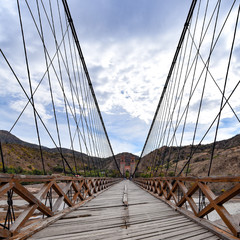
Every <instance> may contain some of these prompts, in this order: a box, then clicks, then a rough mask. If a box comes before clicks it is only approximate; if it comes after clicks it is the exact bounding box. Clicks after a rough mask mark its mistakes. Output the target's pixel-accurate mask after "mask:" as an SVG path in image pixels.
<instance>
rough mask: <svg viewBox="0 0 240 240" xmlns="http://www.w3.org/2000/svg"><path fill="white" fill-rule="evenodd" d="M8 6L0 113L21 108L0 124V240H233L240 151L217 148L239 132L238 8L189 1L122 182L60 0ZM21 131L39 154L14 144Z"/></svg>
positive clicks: (217, 1) (237, 228)
mask: <svg viewBox="0 0 240 240" xmlns="http://www.w3.org/2000/svg"><path fill="white" fill-rule="evenodd" d="M15 8H16V9H15V14H13V15H14V18H15V21H16V22H15V23H16V25H17V26H18V30H17V31H15V32H13V34H16V36H17V40H16V42H17V43H16V49H9V48H7V47H6V46H5V45H4V44H3V45H2V46H0V76H1V79H2V80H3V82H4V85H2V86H3V89H1V91H0V96H1V99H3V101H1V102H2V103H1V106H3V105H6V106H8V105H9V106H10V104H12V107H15V109H16V108H17V110H18V111H17V114H16V113H12V114H11V113H10V115H11V116H10V117H9V119H10V120H9V121H7V123H6V122H4V117H5V115H2V116H1V117H0V119H1V129H4V131H1V138H0V159H1V165H0V170H1V174H0V203H1V207H0V238H1V239H27V238H29V239H63V238H68V239H189V240H190V239H239V237H240V216H239V214H237V213H239V209H240V201H239V194H240V175H239V170H240V166H239V158H238V155H239V153H238V145H236V144H235V145H234V143H231V144H230V145H229V144H226V143H225V142H221V141H219V136H221V134H222V133H223V132H225V131H231V132H232V133H233V134H232V135H234V134H235V135H236V134H237V133H238V130H239V123H240V119H239V91H238V90H239V83H240V80H239V69H240V65H239V61H238V58H239V44H240V27H239V12H240V2H239V0H229V1H221V0H213V1H209V0H205V1H203V0H193V1H192V3H191V5H190V8H189V11H188V14H187V17H186V21H185V24H184V26H183V29H182V33H181V35H180V39H179V42H178V45H177V48H176V51H175V54H174V56H173V60H172V63H171V65H170V69H169V72H168V75H167V78H166V81H165V84H164V87H163V90H162V93H161V95H160V99H159V103H158V105H157V109H156V112H155V114H154V117H153V121H152V123H151V126H150V129H149V132H148V135H147V138H146V141H145V143H144V146H143V149H142V152H141V155H140V157H139V159H137V160H135V161H136V165H135V163H134V164H133V162H134V160H133V159H132V160H131V167H129V168H131V176H129V177H128V176H126V172H124V171H123V169H124V167H125V166H124V167H121V162H120V160H119V159H117V158H116V156H115V155H114V152H113V148H112V145H111V142H110V138H109V137H108V133H107V130H106V127H105V124H104V121H103V117H102V113H101V111H100V108H99V105H98V101H97V97H96V95H95V92H94V89H93V85H92V81H91V78H90V75H89V73H88V68H87V64H86V62H85V59H84V56H83V52H82V49H81V46H80V42H79V39H78V35H77V31H76V28H75V24H74V22H73V19H72V16H71V11H70V10H71V9H70V8H69V6H68V2H67V0H62V1H61V0H54V1H43V0H36V1H27V0H25V1H19V0H17V1H16V6H15ZM1 24H2V23H1ZM9 27H10V26H9ZM33 29H34V31H33ZM10 40H11V39H8V40H7V41H10ZM33 40H34V41H33ZM12 51H15V52H16V54H14V55H12V54H10V52H12ZM15 89H17V93H16V92H15ZM213 95H214V98H213ZM8 96H9V98H8ZM10 96H11V102H8V101H10V100H9V99H10ZM9 112H10V110H9ZM26 116H27V118H26ZM26 119H27V120H26ZM29 119H31V120H32V124H31V126H29V124H28V121H29ZM226 121H228V122H230V124H231V128H230V129H225V127H224V123H225V122H226ZM26 125H28V126H27V127H26ZM29 132H31V133H35V136H36V139H37V144H30V143H27V142H23V141H21V140H20V139H18V138H16V137H14V136H13V134H12V133H21V134H20V135H22V134H28V133H29ZM206 142H207V143H208V145H205V143H206ZM232 142H233V140H232ZM47 143H48V144H49V147H46V145H47ZM222 145H223V147H221V146H222ZM227 148H228V149H230V150H229V151H230V152H231V153H232V154H235V155H234V157H235V158H234V159H235V161H234V159H233V157H231V156H230V155H231V154H229V151H228V152H225V150H226V149H227ZM221 156H223V157H222V159H223V160H222V161H224V163H225V164H226V166H223V164H222V163H220V164H219V161H220V160H219V159H220V157H221ZM236 159H237V160H238V161H236ZM202 163H204V164H202ZM234 164H235V165H234ZM227 165H232V167H233V168H234V173H232V172H230V171H229V167H227ZM219 169H220V170H219ZM200 170H201V175H200V174H199V172H200ZM228 171H229V172H228ZM126 177H128V178H129V179H126ZM229 204H234V210H233V211H232V210H231V209H230V208H229V207H228V206H229Z"/></svg>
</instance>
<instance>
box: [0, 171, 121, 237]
mask: <svg viewBox="0 0 240 240" xmlns="http://www.w3.org/2000/svg"><path fill="white" fill-rule="evenodd" d="M119 181H120V179H118V178H107V177H104V178H101V177H70V176H61V175H59V176H46V175H44V176H41V175H15V174H0V200H1V202H4V201H6V205H5V206H4V207H5V209H6V210H5V212H6V217H5V220H3V219H2V220H0V238H9V237H11V236H14V235H17V234H19V233H20V232H24V231H25V228H24V227H26V225H29V224H31V223H32V224H35V225H36V221H39V222H41V218H40V216H41V215H43V216H47V217H53V216H57V215H59V214H62V213H63V212H64V214H65V213H67V212H69V211H71V210H73V209H74V208H76V207H79V206H80V205H82V204H83V203H84V202H85V201H86V200H90V199H92V198H93V197H94V193H98V192H101V191H103V190H104V189H106V188H108V187H110V186H111V185H113V184H115V183H116V182H119ZM37 183H38V184H39V185H36V184H37ZM30 184H34V187H33V188H34V189H33V188H32V189H31V187H32V186H31V185H30ZM29 185H30V187H29ZM16 197H18V200H21V201H22V200H24V201H26V203H28V205H26V204H25V206H21V208H20V209H22V208H23V211H22V212H17V211H16V209H17V207H18V205H17V204H14V202H15V201H16ZM65 205H66V206H67V207H66V208H65ZM36 210H38V211H39V213H38V212H36ZM36 214H37V216H38V220H36V218H35V219H34V218H32V217H33V216H35V217H36ZM29 228H30V227H29V226H28V230H29Z"/></svg>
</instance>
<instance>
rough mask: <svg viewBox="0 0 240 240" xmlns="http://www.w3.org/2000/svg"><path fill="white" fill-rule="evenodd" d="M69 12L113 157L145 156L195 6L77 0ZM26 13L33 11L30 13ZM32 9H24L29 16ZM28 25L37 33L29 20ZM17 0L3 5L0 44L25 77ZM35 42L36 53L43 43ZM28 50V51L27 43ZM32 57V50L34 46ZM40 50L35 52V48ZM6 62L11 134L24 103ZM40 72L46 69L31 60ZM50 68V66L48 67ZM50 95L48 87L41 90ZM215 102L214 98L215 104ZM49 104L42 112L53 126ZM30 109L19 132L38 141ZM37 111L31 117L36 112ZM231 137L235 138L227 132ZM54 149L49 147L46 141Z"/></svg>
mask: <svg viewBox="0 0 240 240" xmlns="http://www.w3.org/2000/svg"><path fill="white" fill-rule="evenodd" d="M68 2H69V8H70V11H71V14H72V17H73V20H74V24H75V27H76V30H77V34H78V38H79V41H80V44H81V47H82V51H83V55H84V58H85V61H86V64H87V67H88V70H89V73H90V77H91V80H92V83H93V87H94V90H95V93H96V96H97V99H98V102H99V106H100V109H101V111H102V115H103V119H104V121H105V125H106V129H107V132H108V134H109V137H110V141H111V143H112V146H113V150H114V153H119V152H132V153H135V154H140V152H141V150H142V147H143V144H144V141H145V139H146V136H147V133H148V131H149V127H150V124H151V121H152V118H153V115H154V112H155V109H156V107H157V103H158V101H159V97H160V94H161V92H162V88H163V85H164V83H165V80H166V76H167V73H168V71H169V68H170V64H171V61H172V58H173V55H174V52H175V49H176V46H177V43H178V40H179V37H180V34H181V31H182V28H183V25H184V22H185V20H186V16H187V13H188V10H189V7H190V4H191V1H190V0H184V1H179V0H170V1H163V0H162V1H161V0H121V1H118V0H91V1H89V0H71V1H68ZM26 12H27V11H26ZM24 14H25V11H24V10H23V15H24ZM25 24H26V26H27V28H28V29H31V28H32V27H33V26H32V23H30V21H29V22H28V21H27V22H26V21H25ZM17 34H19V20H18V16H17V6H16V1H13V0H10V1H2V2H1V5H0V47H1V49H2V50H3V51H4V52H5V53H6V55H7V57H8V59H10V60H11V61H12V62H14V61H16V62H18V64H16V65H15V66H16V70H17V71H18V73H19V75H21V74H22V72H21V63H20V62H21V60H20V58H19V57H18V56H19V55H20V54H21V53H22V50H19V46H18V44H17V43H16V42H17V41H20V40H18V39H16V37H15V36H16V35H17ZM31 40H32V49H34V48H37V47H38V45H37V43H35V41H34V39H31ZM21 47H22V46H21ZM29 51H30V52H31V49H29ZM32 51H34V50H32ZM3 64H5V63H4V61H3V59H2V58H0V74H1V75H0V76H1V78H0V97H1V102H0V107H1V109H0V114H1V118H0V123H1V129H5V130H9V129H10V128H11V126H12V124H13V122H14V120H15V119H16V116H18V113H19V109H20V108H22V107H24V104H25V103H24V102H21V101H19V102H18V103H17V104H16V102H17V101H18V97H19V96H18V94H17V91H19V89H18V88H19V86H17V85H18V84H17V83H16V82H15V83H13V82H11V84H9V83H8V82H6V78H7V76H8V74H9V73H7V71H6V67H4V66H3ZM1 65H2V66H1ZM32 66H33V69H35V71H36V75H37V72H38V71H39V72H40V71H41V70H42V66H41V65H39V62H38V61H37V60H35V59H34V58H33V59H32ZM43 68H44V67H43ZM39 91H42V94H44V88H43V89H41V90H40V89H39ZM213 100H214V99H213ZM47 110H48V109H47V107H44V104H42V105H41V107H40V109H39V111H40V113H41V114H42V116H43V118H44V119H45V120H46V121H47V120H48V119H50V118H51V116H49V115H48V111H47ZM27 114H28V113H27V111H26V113H25V116H23V117H22V119H21V121H20V122H19V123H18V126H16V128H14V130H13V134H16V135H17V136H18V137H20V138H22V139H23V140H26V141H29V142H37V141H36V136H35V135H34V136H33V134H32V133H31V131H27V132H26V130H24V129H23V128H22V127H21V126H22V125H23V124H25V125H27V124H29V119H28V118H27ZM31 114H32V113H31V111H30V112H29V115H31ZM224 137H229V135H224ZM46 145H47V143H46Z"/></svg>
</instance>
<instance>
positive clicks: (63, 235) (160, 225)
mask: <svg viewBox="0 0 240 240" xmlns="http://www.w3.org/2000/svg"><path fill="white" fill-rule="evenodd" d="M125 184H127V186H128V204H129V205H128V207H125V206H124V205H123V203H122V197H123V190H124V185H125ZM30 239H49V240H50V239H67V240H72V239H96V240H101V239H104V240H105V239H116V240H117V239H125V240H126V239H132V240H133V239H149V240H155V239H174V240H180V239H189V240H190V239H191V240H193V239H194V240H198V239H209V240H211V239H219V237H217V236H215V235H214V234H213V233H211V232H209V231H208V230H206V229H204V228H203V227H201V226H199V225H198V224H196V223H194V222H192V221H191V220H189V219H188V218H186V217H185V216H183V215H181V214H179V213H178V212H176V211H174V210H173V209H172V208H170V207H169V206H167V205H166V204H165V203H163V202H161V201H160V200H158V199H156V198H155V197H153V196H152V195H150V194H148V193H147V192H145V191H144V190H142V189H141V188H139V187H138V186H136V185H135V184H134V183H132V182H130V181H127V180H126V181H122V182H120V183H118V184H116V185H114V186H113V187H111V188H110V189H109V190H107V191H105V192H103V193H102V194H101V195H99V196H98V197H97V198H95V199H93V200H92V201H90V202H88V203H87V204H86V205H84V206H82V207H80V208H79V209H77V210H75V211H74V212H72V213H70V214H68V215H67V216H65V217H64V218H63V219H60V220H58V221H57V222H55V223H54V224H52V225H50V226H49V227H47V228H45V229H43V230H42V231H40V232H38V233H36V234H35V235H33V236H32V237H31V238H30Z"/></svg>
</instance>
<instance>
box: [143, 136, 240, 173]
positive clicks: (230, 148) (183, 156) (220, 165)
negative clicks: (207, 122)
mask: <svg viewBox="0 0 240 240" xmlns="http://www.w3.org/2000/svg"><path fill="white" fill-rule="evenodd" d="M212 148H213V143H211V144H202V145H199V146H198V147H197V146H193V149H195V150H194V154H193V156H192V158H191V161H190V166H189V170H188V172H187V175H188V176H207V173H208V169H209V165H210V159H211V153H212ZM191 149H192V146H191V145H188V146H183V147H181V148H180V147H166V146H163V147H161V148H159V149H157V150H155V151H153V152H151V153H149V154H148V155H146V156H145V157H144V158H143V159H142V160H141V163H140V164H139V172H141V173H142V174H147V173H148V174H149V173H150V169H149V166H154V165H155V166H159V167H158V168H157V167H156V168H155V175H156V176H159V175H163V174H165V173H166V169H167V168H169V169H168V172H167V173H168V175H170V176H171V175H173V174H174V171H175V167H176V164H177V171H176V173H179V172H180V170H181V169H182V168H183V166H184V165H185V164H186V162H187V160H188V159H189V156H190V155H191ZM155 156H156V158H155ZM153 159H156V164H155V163H154V162H153ZM177 160H178V163H177ZM168 162H169V164H168ZM161 169H162V171H161ZM186 171H187V170H186V169H184V171H183V173H182V175H183V176H185V175H186ZM239 173H240V135H239V134H238V135H236V136H234V137H232V138H230V139H227V140H222V141H218V142H216V145H215V150H214V155H213V161H212V167H211V174H210V175H212V176H223V175H225V176H227V175H228V176H236V175H239Z"/></svg>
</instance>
